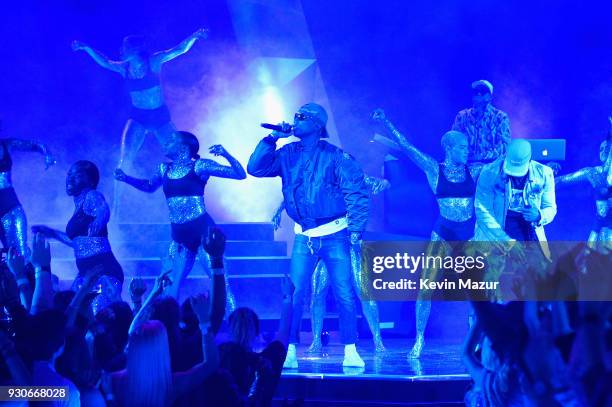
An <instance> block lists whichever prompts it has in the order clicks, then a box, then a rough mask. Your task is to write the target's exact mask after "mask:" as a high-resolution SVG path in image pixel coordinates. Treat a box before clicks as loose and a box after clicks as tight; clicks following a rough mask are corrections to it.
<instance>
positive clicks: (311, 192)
mask: <svg viewBox="0 0 612 407" xmlns="http://www.w3.org/2000/svg"><path fill="white" fill-rule="evenodd" d="M326 124H327V112H325V109H323V107H322V106H320V105H318V104H316V103H308V104H306V105H304V106H302V107H301V108H300V109H299V110H298V112H297V113H296V114H295V117H294V122H293V126H290V125H289V124H287V123H281V124H280V125H279V127H280V128H282V130H283V131H277V130H275V131H273V132H272V134H270V135H269V136H267V137H265V138H264V139H263V140H261V141H260V142H259V144H258V145H257V147H256V148H255V151H254V152H253V154H252V155H251V158H250V159H249V163H248V166H247V171H248V173H249V174H251V175H253V176H255V177H281V178H282V180H283V197H284V199H285V209H286V211H287V214H288V215H289V216H290V217H291V218H292V219H293V220H294V221H295V223H296V236H295V242H294V245H293V252H292V255H291V280H292V282H293V284H294V286H295V292H294V294H293V307H294V309H293V320H292V327H291V338H290V345H289V347H288V350H287V358H286V360H285V367H286V368H297V354H296V347H295V345H296V344H297V343H298V341H299V330H300V325H301V318H302V308H303V305H304V300H305V295H306V290H307V289H308V286H309V282H310V279H311V276H312V273H313V271H314V269H315V267H316V265H317V262H318V261H319V260H321V261H323V263H324V264H325V265H326V267H327V270H328V272H329V277H330V280H331V283H332V286H333V291H334V294H335V296H336V300H337V302H338V308H339V311H340V336H341V340H342V342H343V343H344V345H345V347H344V361H343V363H342V364H343V366H346V367H363V366H364V362H363V360H362V359H361V357H360V356H359V354H358V353H357V350H356V348H355V342H356V339H357V327H356V315H355V298H354V294H353V287H352V280H351V279H352V276H351V260H350V259H351V256H350V248H351V244H353V245H355V246H358V245H359V244H360V242H361V233H362V232H363V231H364V230H365V227H366V224H367V222H368V217H369V195H368V191H369V188H368V186H367V185H366V183H365V180H364V174H363V171H362V170H361V168H360V166H359V165H358V164H357V162H356V161H355V160H354V159H353V158H352V157H351V156H350V155H348V154H346V153H344V152H343V151H342V150H341V149H340V148H338V147H336V146H334V145H332V144H330V143H328V142H326V141H324V140H321V139H322V138H326V137H328V134H327V130H326V129H325V125H326ZM291 134H293V135H294V136H296V137H298V138H299V139H300V141H297V142H293V143H289V144H286V145H285V146H283V147H282V148H280V149H277V148H276V142H277V140H278V139H279V138H285V137H289V136H290V135H291Z"/></svg>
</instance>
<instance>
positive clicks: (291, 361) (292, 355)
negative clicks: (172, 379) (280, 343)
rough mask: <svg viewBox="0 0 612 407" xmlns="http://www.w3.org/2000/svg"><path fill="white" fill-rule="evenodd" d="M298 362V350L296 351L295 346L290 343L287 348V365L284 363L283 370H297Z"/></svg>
mask: <svg viewBox="0 0 612 407" xmlns="http://www.w3.org/2000/svg"><path fill="white" fill-rule="evenodd" d="M297 368H298V361H297V350H296V349H295V345H294V344H292V343H290V344H289V346H287V357H285V363H283V369H297Z"/></svg>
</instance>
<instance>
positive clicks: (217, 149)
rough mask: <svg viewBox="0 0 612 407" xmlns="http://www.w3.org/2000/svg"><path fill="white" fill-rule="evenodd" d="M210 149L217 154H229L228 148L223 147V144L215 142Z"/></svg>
mask: <svg viewBox="0 0 612 407" xmlns="http://www.w3.org/2000/svg"><path fill="white" fill-rule="evenodd" d="M208 151H209V152H210V153H211V154H213V155H216V156H222V157H225V156H227V155H228V153H227V150H226V149H225V147H223V146H222V145H221V144H215V145H214V146H211V147H210V148H209V149H208Z"/></svg>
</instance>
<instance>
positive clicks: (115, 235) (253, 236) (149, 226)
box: [47, 222, 274, 241]
mask: <svg viewBox="0 0 612 407" xmlns="http://www.w3.org/2000/svg"><path fill="white" fill-rule="evenodd" d="M47 226H49V227H51V228H54V229H58V230H64V229H65V228H66V224H59V223H57V224H48V225H47ZM217 226H218V227H219V228H220V229H221V230H223V232H224V233H225V236H226V237H227V239H228V240H267V241H271V240H274V227H273V226H272V224H271V223H270V222H239V223H238V222H237V223H219V224H217ZM108 229H109V236H110V239H111V241H115V240H116V241H125V240H130V241H143V240H145V241H166V240H168V239H169V238H170V224H168V223H115V224H113V223H111V224H109V227H108Z"/></svg>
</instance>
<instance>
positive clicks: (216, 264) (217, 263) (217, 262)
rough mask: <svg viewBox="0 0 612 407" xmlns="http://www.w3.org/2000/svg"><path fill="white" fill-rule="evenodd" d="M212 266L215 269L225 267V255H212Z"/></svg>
mask: <svg viewBox="0 0 612 407" xmlns="http://www.w3.org/2000/svg"><path fill="white" fill-rule="evenodd" d="M210 268H212V269H213V270H214V269H222V268H223V256H221V257H211V258H210Z"/></svg>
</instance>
